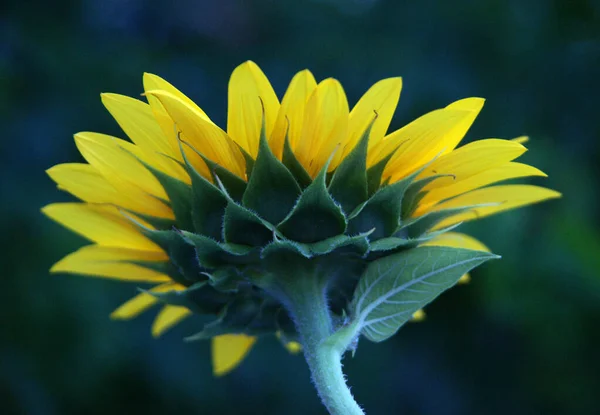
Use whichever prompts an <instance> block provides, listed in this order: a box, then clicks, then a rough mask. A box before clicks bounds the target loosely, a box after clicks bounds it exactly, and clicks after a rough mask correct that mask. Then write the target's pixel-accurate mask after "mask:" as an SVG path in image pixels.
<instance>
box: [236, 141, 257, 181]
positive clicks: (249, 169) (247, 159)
mask: <svg viewBox="0 0 600 415" xmlns="http://www.w3.org/2000/svg"><path fill="white" fill-rule="evenodd" d="M236 145H237V147H238V149H239V150H240V153H242V156H244V161H245V162H246V177H250V176H252V170H253V169H254V159H253V158H252V156H251V155H250V154H249V153H248V152H247V151H246V150H244V148H243V147H242V146H241V145H239V143H236Z"/></svg>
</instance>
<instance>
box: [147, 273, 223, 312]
mask: <svg viewBox="0 0 600 415" xmlns="http://www.w3.org/2000/svg"><path fill="white" fill-rule="evenodd" d="M144 292H146V293H148V294H150V295H152V296H154V297H156V298H158V299H159V300H160V301H162V302H163V303H166V304H170V305H175V306H183V307H186V308H189V309H190V310H192V311H193V312H195V313H199V314H217V313H219V312H220V311H221V310H222V309H223V307H225V305H226V304H227V303H228V302H229V301H231V299H232V297H231V296H230V295H227V294H224V293H222V292H219V291H217V290H215V289H214V288H213V287H212V286H210V285H209V284H208V282H207V281H200V282H197V283H195V284H192V285H191V286H189V287H188V288H186V289H185V290H180V291H177V290H172V291H167V292H161V293H158V292H152V291H145V290H144Z"/></svg>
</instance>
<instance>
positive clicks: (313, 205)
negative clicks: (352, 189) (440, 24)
mask: <svg viewBox="0 0 600 415" xmlns="http://www.w3.org/2000/svg"><path fill="white" fill-rule="evenodd" d="M328 166H329V163H326V164H325V166H323V168H322V169H321V172H320V173H319V175H318V176H317V177H315V180H313V182H312V183H311V184H310V185H309V186H308V187H307V188H306V189H305V190H304V192H302V195H301V196H300V198H299V199H298V202H297V203H296V205H295V206H294V208H293V209H292V211H291V212H289V215H288V216H287V217H286V218H285V220H284V221H283V222H281V223H280V224H279V226H278V227H277V229H278V230H279V231H280V232H281V233H282V234H284V235H285V236H286V237H287V238H289V239H292V240H294V241H298V242H303V243H313V242H318V241H322V240H323V239H327V238H331V237H333V236H336V235H340V234H342V233H344V231H345V230H346V226H347V222H346V216H345V215H344V212H342V209H341V207H340V206H339V205H338V204H337V203H336V202H335V200H333V198H332V197H331V195H330V194H329V192H328V191H327V184H326V175H327V168H328ZM357 233H358V232H357Z"/></svg>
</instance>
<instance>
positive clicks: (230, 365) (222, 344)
mask: <svg viewBox="0 0 600 415" xmlns="http://www.w3.org/2000/svg"><path fill="white" fill-rule="evenodd" d="M255 342H256V337H253V336H247V335H245V334H224V335H221V336H217V337H213V339H212V346H211V348H212V363H213V373H214V374H215V375H216V376H222V375H225V374H227V373H229V372H230V371H232V370H233V369H235V368H236V367H237V366H238V365H239V364H240V363H241V361H242V360H244V358H245V357H246V355H247V354H248V352H249V351H250V349H251V348H252V346H253V345H254V343H255Z"/></svg>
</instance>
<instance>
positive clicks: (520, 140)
mask: <svg viewBox="0 0 600 415" xmlns="http://www.w3.org/2000/svg"><path fill="white" fill-rule="evenodd" d="M513 141H514V142H516V143H519V144H525V143H526V142H528V141H529V137H527V136H526V135H522V136H520V137H517V138H513Z"/></svg>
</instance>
